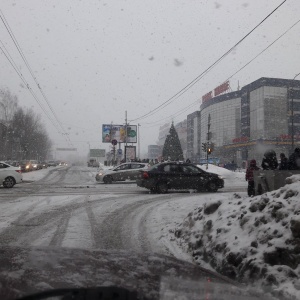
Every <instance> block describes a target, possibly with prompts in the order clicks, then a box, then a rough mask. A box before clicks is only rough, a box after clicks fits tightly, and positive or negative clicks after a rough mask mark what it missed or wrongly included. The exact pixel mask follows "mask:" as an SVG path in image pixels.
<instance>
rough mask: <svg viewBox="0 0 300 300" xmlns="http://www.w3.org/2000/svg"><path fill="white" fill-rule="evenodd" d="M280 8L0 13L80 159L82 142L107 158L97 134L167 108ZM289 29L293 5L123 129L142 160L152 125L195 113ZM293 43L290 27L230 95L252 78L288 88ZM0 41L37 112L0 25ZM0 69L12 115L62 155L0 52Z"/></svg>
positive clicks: (298, 46)
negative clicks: (20, 109) (32, 122)
mask: <svg viewBox="0 0 300 300" xmlns="http://www.w3.org/2000/svg"><path fill="white" fill-rule="evenodd" d="M281 2H282V0H265V1H261V0H251V1H250V0H248V1H247V0H245V1H240V0H226V1H224V0H223V1H220V0H219V1H208V0H206V1H195V0H185V1H183V0H151V1H148V0H143V1H141V0H127V1H124V0H119V1H114V0H109V1H108V0H104V1H103V0H98V1H96V0H88V1H87V0H86V1H79V0H63V1H62V0H26V1H12V0H1V4H0V8H1V11H2V13H3V14H4V16H5V18H6V20H7V22H8V24H9V25H10V27H11V29H12V31H13V33H14V34H15V37H16V39H17V40H18V43H19V44H20V46H21V48H22V50H23V52H24V54H25V56H26V58H27V60H28V62H29V64H30V66H31V68H32V69H33V71H34V73H35V76H36V78H37V80H38V82H39V83H40V85H41V87H42V89H43V91H44V93H45V95H46V96H47V98H48V100H49V102H50V103H51V106H52V107H53V110H54V111H55V113H56V114H57V116H58V118H59V120H60V121H61V122H62V123H63V126H64V128H65V130H66V131H67V132H68V133H69V137H70V139H71V141H72V143H73V145H74V146H75V147H77V148H78V150H79V152H80V153H82V154H86V153H87V151H88V147H89V146H88V144H87V143H88V142H89V143H90V146H91V148H105V149H108V144H102V143H101V126H102V124H107V123H111V122H113V123H115V124H122V123H124V122H125V111H126V110H127V112H128V119H129V120H133V119H136V118H138V117H140V116H141V115H144V114H145V113H147V112H149V111H151V110H152V109H154V108H156V107H157V106H159V105H160V104H162V103H163V102H165V101H166V100H168V99H169V98H170V97H172V96H173V95H174V94H176V93H177V92H178V91H179V90H181V89H182V88H183V87H184V86H186V85H187V84H188V83H189V82H191V81H192V80H193V79H194V78H196V77H197V76H198V75H199V74H201V73H202V72H203V71H204V70H205V69H206V68H207V67H209V66H210V65H211V64H212V63H213V62H215V61H216V60H217V59H218V58H219V57H220V56H222V55H223V54H224V53H225V52H226V51H227V50H229V49H230V48H231V47H232V46H233V45H234V44H235V43H236V42H238V41H239V40H240V39H241V38H242V37H243V36H244V35H245V34H247V33H248V32H249V31H250V30H251V29H252V28H253V27H254V26H256V25H257V24H258V23H259V22H260V21H261V20H262V19H263V18H264V17H266V16H267V15H268V14H269V13H270V12H271V11H272V10H273V9H274V8H275V7H276V6H278V5H279V4H280V3H281ZM299 19H300V1H299V0H288V1H286V3H285V4H284V5H283V6H282V7H281V8H279V9H278V10H277V11H276V12H275V13H274V14H273V15H272V16H271V17H270V18H268V19H267V20H266V21H265V22H264V23H263V24H262V25H261V26H260V27H259V28H258V29H256V30H255V31H254V32H253V33H252V34H251V35H250V36H249V37H248V38H247V39H245V40H244V41H243V43H242V44H241V45H240V46H238V47H237V48H236V49H235V50H234V51H233V52H232V53H231V54H230V55H228V56H227V57H226V58H225V59H224V60H223V61H222V62H221V63H220V64H218V65H217V66H216V67H215V68H214V69H213V70H212V71H211V72H209V73H208V74H207V75H206V76H204V77H203V78H202V79H201V80H200V81H199V82H198V83H197V84H195V85H194V86H193V87H192V88H191V89H189V90H188V91H187V92H186V93H185V94H184V95H182V96H181V97H179V98H176V99H175V100H174V101H173V102H171V103H170V104H169V105H168V106H167V107H166V108H164V109H162V110H159V111H158V112H157V113H155V114H154V115H152V116H150V117H148V118H144V119H140V120H138V121H136V122H133V123H134V124H137V123H140V124H141V127H140V132H141V143H142V152H146V149H147V146H148V144H153V143H155V142H156V141H157V137H158V128H159V126H160V125H163V124H164V123H166V122H169V121H171V120H172V119H173V120H174V122H179V121H182V120H183V119H185V118H186V115H187V114H189V113H191V112H193V111H195V110H198V109H199V106H200V103H201V97H202V95H204V94H206V93H207V92H209V91H210V90H212V89H213V88H215V87H216V86H218V85H219V84H221V83H222V82H224V81H225V80H226V79H227V78H228V77H230V76H231V75H232V74H234V73H235V72H236V71H237V70H239V69H240V68H241V67H242V66H243V65H244V64H246V63H247V62H248V61H249V60H251V59H252V58H253V57H254V56H255V55H257V54H258V53H259V52H260V51H262V50H263V49H264V48H266V47H267V46H268V45H269V44H270V43H271V42H273V41H274V40H275V39H276V38H277V37H279V36H280V35H281V34H282V33H283V32H284V31H286V30H287V29H288V28H289V27H291V26H292V25H293V24H294V23H295V22H297V21H298V20H299ZM299 33H300V23H298V24H297V25H296V26H295V27H294V28H293V29H291V30H290V31H289V32H288V33H287V34H286V35H285V36H284V37H282V38H281V39H280V40H279V41H278V42H277V43H275V44H274V45H273V46H272V47H271V48H269V49H268V50H267V51H266V52H265V53H264V54H262V55H261V56H259V57H258V58H257V59H256V60H255V61H254V62H252V63H251V64H250V65H249V66H247V67H246V68H245V69H243V70H242V71H241V72H239V73H238V74H236V75H235V76H234V77H233V78H232V79H231V80H230V85H231V88H232V90H236V89H237V86H238V81H239V84H240V86H241V87H242V86H243V85H246V84H248V83H250V82H251V81H253V80H256V79H258V78H260V77H279V78H293V77H294V76H295V74H297V73H299V72H300V55H299V53H300V39H299V36H300V34H299ZM0 40H1V42H3V43H4V45H5V47H6V48H7V49H8V51H9V53H10V55H11V56H12V57H13V59H14V61H15V62H16V63H17V65H18V67H19V68H20V69H21V70H22V74H23V76H24V77H25V78H26V80H27V81H28V82H29V84H30V86H31V87H32V88H33V89H34V90H35V91H36V93H37V95H38V96H39V99H40V100H41V102H42V103H43V104H44V106H45V107H46V104H45V101H44V99H43V97H42V95H41V94H40V93H39V91H38V88H37V87H36V85H35V83H34V81H33V80H32V78H31V77H30V74H29V72H28V71H27V70H26V66H25V64H24V62H23V61H22V59H21V57H20V55H19V54H18V52H17V50H16V48H15V46H14V44H13V42H12V40H11V38H10V36H9V34H8V32H7V31H6V29H5V27H4V25H3V23H2V22H1V23H0ZM1 42H0V46H1V47H2V44H1ZM0 68H1V72H0V87H8V88H9V89H10V90H11V92H12V93H14V94H16V95H17V96H18V98H19V104H20V105H22V106H26V107H32V108H33V109H34V110H35V111H36V112H37V113H40V114H41V115H42V118H43V120H44V123H45V124H46V127H47V130H48V132H49V135H50V138H51V139H52V140H53V142H54V146H55V147H67V146H68V144H67V143H66V141H65V139H64V137H63V136H62V135H61V134H59V133H58V131H57V129H56V128H55V127H54V126H53V125H52V124H51V123H50V122H49V120H48V118H47V117H46V116H45V114H44V113H43V112H42V110H41V109H40V107H39V105H38V104H37V102H36V101H35V99H34V98H33V97H32V95H31V94H30V93H29V92H28V90H27V88H26V87H25V86H24V84H23V83H22V81H21V79H20V78H19V77H18V75H17V74H16V72H15V71H14V70H13V68H12V66H11V65H10V64H9V62H8V61H7V59H6V58H5V56H4V55H3V53H2V52H1V51H0ZM197 100H199V101H197ZM192 103H195V104H194V105H193V106H192V107H190V108H189V109H188V110H187V111H185V112H183V113H181V114H180V115H178V112H180V111H182V110H183V109H184V108H185V107H187V106H189V105H190V104H192ZM48 110H49V109H48ZM174 114H175V115H176V116H175V117H174V116H173V115H174Z"/></svg>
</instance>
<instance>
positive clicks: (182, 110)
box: [143, 20, 300, 124]
mask: <svg viewBox="0 0 300 300" xmlns="http://www.w3.org/2000/svg"><path fill="white" fill-rule="evenodd" d="M299 23H300V20H298V21H297V22H295V23H294V24H293V25H292V26H290V27H289V28H288V29H287V30H286V31H285V32H283V33H282V34H281V35H280V36H279V37H278V38H276V39H275V40H274V41H273V42H272V43H270V44H269V45H268V46H267V47H266V48H264V49H263V50H262V51H260V52H259V53H258V54H257V55H256V56H254V57H253V58H252V59H251V60H250V61H248V62H247V63H246V64H244V65H243V66H242V67H241V68H240V69H238V70H237V71H236V72H235V73H233V74H232V75H231V76H230V77H228V78H227V79H226V80H225V81H227V80H229V79H231V78H232V77H233V76H235V75H236V74H238V73H239V72H240V71H242V70H243V69H244V68H246V67H247V66H248V65H249V64H250V63H252V62H253V61H254V60H255V59H257V58H258V57H259V56H260V55H261V54H263V53H264V52H265V51H266V50H268V49H269V48H270V47H271V46H273V45H274V44H275V43H276V42H277V41H279V40H280V39H281V38H282V37H283V36H285V35H286V34H287V33H288V32H289V31H290V30H291V29H292V28H294V27H295V26H296V25H297V24H299ZM225 81H224V82H225ZM198 102H199V100H198V99H197V100H196V101H195V102H193V103H191V104H190V105H188V106H186V107H184V108H183V109H181V110H179V111H178V112H176V113H174V114H172V115H170V116H168V117H165V118H162V119H160V120H156V121H154V122H149V123H143V124H154V123H160V122H162V121H164V120H167V119H170V118H172V117H173V116H175V115H176V114H178V115H180V114H182V113H184V112H185V111H186V110H188V109H189V108H190V107H192V106H194V105H196V104H198ZM178 115H177V116H178Z"/></svg>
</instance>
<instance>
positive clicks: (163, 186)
mask: <svg viewBox="0 0 300 300" xmlns="http://www.w3.org/2000/svg"><path fill="white" fill-rule="evenodd" d="M156 190H157V192H158V193H160V194H166V193H167V192H168V185H167V183H166V182H160V183H158V184H157V186H156Z"/></svg>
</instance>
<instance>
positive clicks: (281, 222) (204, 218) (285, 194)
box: [0, 165, 300, 299]
mask: <svg viewBox="0 0 300 300" xmlns="http://www.w3.org/2000/svg"><path fill="white" fill-rule="evenodd" d="M200 167H201V168H202V169H203V170H205V171H208V172H213V173H217V174H219V175H221V176H222V177H223V178H224V180H225V187H229V188H232V189H234V188H245V191H244V192H238V193H234V192H232V193H223V192H222V189H221V190H219V191H218V192H217V193H191V194H188V193H182V194H178V193H176V197H175V196H174V197H172V193H170V197H169V198H166V199H165V200H162V201H161V202H160V201H157V202H155V203H152V202H148V204H145V206H140V207H141V211H139V212H138V213H137V215H136V216H135V217H133V218H132V224H131V226H133V227H134V226H135V227H136V228H135V230H134V231H133V233H132V235H133V236H136V235H137V234H138V231H139V226H140V225H141V224H145V225H146V226H145V227H146V232H145V234H146V237H147V239H149V243H150V245H149V247H150V249H151V251H154V252H160V253H161V252H162V249H164V251H163V252H165V253H169V254H171V255H174V256H175V257H177V258H180V259H184V260H189V261H196V262H197V263H199V264H200V265H201V266H204V267H209V268H211V269H214V270H217V271H218V272H223V273H224V274H227V275H234V274H235V275H236V276H240V275H241V274H242V275H243V276H244V277H243V280H244V281H248V280H253V282H259V284H260V285H261V286H272V287H273V288H275V289H277V290H278V291H284V292H287V293H288V294H290V295H295V297H296V298H295V299H300V292H299V290H300V286H299V277H300V267H299V261H300V258H299V253H300V241H299V240H300V236H298V237H294V236H293V234H294V235H295V236H297V232H300V227H297V226H300V225H299V223H300V217H299V216H300V202H299V200H300V196H299V195H300V177H299V176H293V177H290V181H289V183H290V184H289V185H286V186H285V187H283V188H281V189H280V190H278V191H273V192H270V193H267V194H265V195H262V196H257V197H253V198H249V197H247V194H246V189H247V182H246V181H245V173H244V172H232V171H229V170H226V169H224V168H220V167H216V166H213V165H209V168H208V170H206V166H205V165H202V166H200ZM52 169H53V168H48V169H45V170H40V171H35V172H31V173H25V174H24V175H25V176H26V178H24V180H39V179H41V178H43V177H44V176H46V175H47V174H48V172H49V170H52ZM96 172H97V170H96V169H95V173H96ZM125 187H126V189H125ZM119 188H120V189H121V190H122V189H124V191H125V190H128V189H131V188H134V189H136V186H135V185H134V184H131V185H126V184H125V185H121V184H120V186H119ZM120 189H119V191H120ZM141 190H143V189H141ZM174 195H175V194H174ZM181 195H182V196H181ZM109 196H110V197H112V199H111V200H110V201H106V202H103V203H100V202H99V206H96V207H94V208H93V211H92V213H93V214H94V216H93V215H91V211H90V210H89V208H88V205H87V206H86V209H81V211H80V212H79V213H76V214H74V215H72V214H70V216H69V218H68V219H67V222H66V223H65V224H64V223H62V224H60V225H59V227H58V229H56V231H57V230H58V232H56V235H57V236H58V237H59V236H60V233H62V234H61V235H62V236H63V237H64V238H63V240H62V241H61V245H62V246H64V247H79V248H90V247H94V244H93V241H92V240H91V237H90V232H91V230H93V228H91V225H90V218H91V217H92V218H93V217H94V218H98V219H97V220H98V221H99V222H101V218H104V217H105V216H109V215H110V214H113V213H114V211H116V210H117V209H122V207H123V206H124V207H125V208H126V205H128V204H129V205H131V204H135V203H137V202H138V203H141V204H142V203H143V202H145V201H147V200H148V199H149V200H150V199H153V200H155V198H156V197H158V195H151V194H145V193H144V194H141V195H135V198H134V199H130V196H129V195H126V196H125V195H124V197H121V198H119V197H120V194H117V193H116V194H115V193H113V192H112V193H111V194H109ZM102 197H103V198H105V197H107V195H106V196H105V195H92V196H91V197H90V198H89V199H88V200H87V199H84V198H82V197H81V198H80V197H79V198H76V197H70V198H69V197H68V196H66V197H64V196H50V197H37V196H31V197H28V198H26V197H22V199H21V200H13V202H19V203H18V206H16V205H11V203H10V202H4V203H0V211H1V218H0V220H1V223H0V232H1V231H3V230H5V229H7V228H8V227H9V225H10V224H14V222H21V221H22V222H23V221H24V222H25V221H26V220H28V219H29V218H32V219H33V216H34V214H37V215H38V214H39V213H41V212H43V211H45V206H46V208H47V213H49V214H52V215H53V223H58V222H60V221H59V218H57V219H56V217H55V212H56V211H57V212H59V211H60V207H61V206H62V207H64V205H67V204H70V203H72V205H73V204H74V205H76V204H77V203H78V204H80V203H85V202H87V204H88V202H89V201H92V202H93V201H96V202H98V201H99V199H101V198H102ZM114 197H115V200H113V198H114ZM211 204H217V209H216V210H215V211H214V212H211V213H209V214H206V213H204V210H205V209H206V208H207V207H209V206H210V205H211ZM23 211H27V213H26V214H24V212H23ZM20 215H22V220H19V216H20ZM32 225H34V224H32ZM48 225H49V224H48V223H47V226H48ZM53 228H55V227H53ZM53 228H52V227H49V229H48V232H47V234H45V231H43V234H40V235H39V232H38V231H37V232H36V236H32V241H28V240H26V237H25V236H24V239H23V242H24V244H26V243H29V244H31V245H44V246H47V245H49V241H50V240H51V239H52V242H53V243H54V242H55V241H53V235H54V233H55V230H53ZM59 228H60V229H59ZM291 228H293V231H292V230H291ZM96 229H97V228H95V229H94V230H96ZM63 230H64V232H63ZM128 230H129V229H128ZM297 230H298V231H297ZM60 231H61V232H60ZM225 243H226V245H225ZM54 244H55V243H54ZM224 245H225V247H224ZM277 249H281V250H280V251H281V252H280V253H279V254H278V251H277ZM282 249H283V250H282ZM294 250H295V253H294V252H293V253H292V252H291V251H294ZM276 251H277V252H276ZM297 251H298V252H297ZM282 258H284V259H285V260H282ZM280 260H281V261H280ZM266 261H268V262H266ZM270 262H271V263H270ZM239 266H245V267H244V269H243V270H241V269H242V268H241V267H239ZM222 268H223V269H222ZM247 268H248V269H247ZM233 277H234V276H233Z"/></svg>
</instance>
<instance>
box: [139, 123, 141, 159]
mask: <svg viewBox="0 0 300 300" xmlns="http://www.w3.org/2000/svg"><path fill="white" fill-rule="evenodd" d="M140 126H141V124H138V148H139V149H138V156H139V159H141V156H140V153H141V152H140V142H141V137H140Z"/></svg>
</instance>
